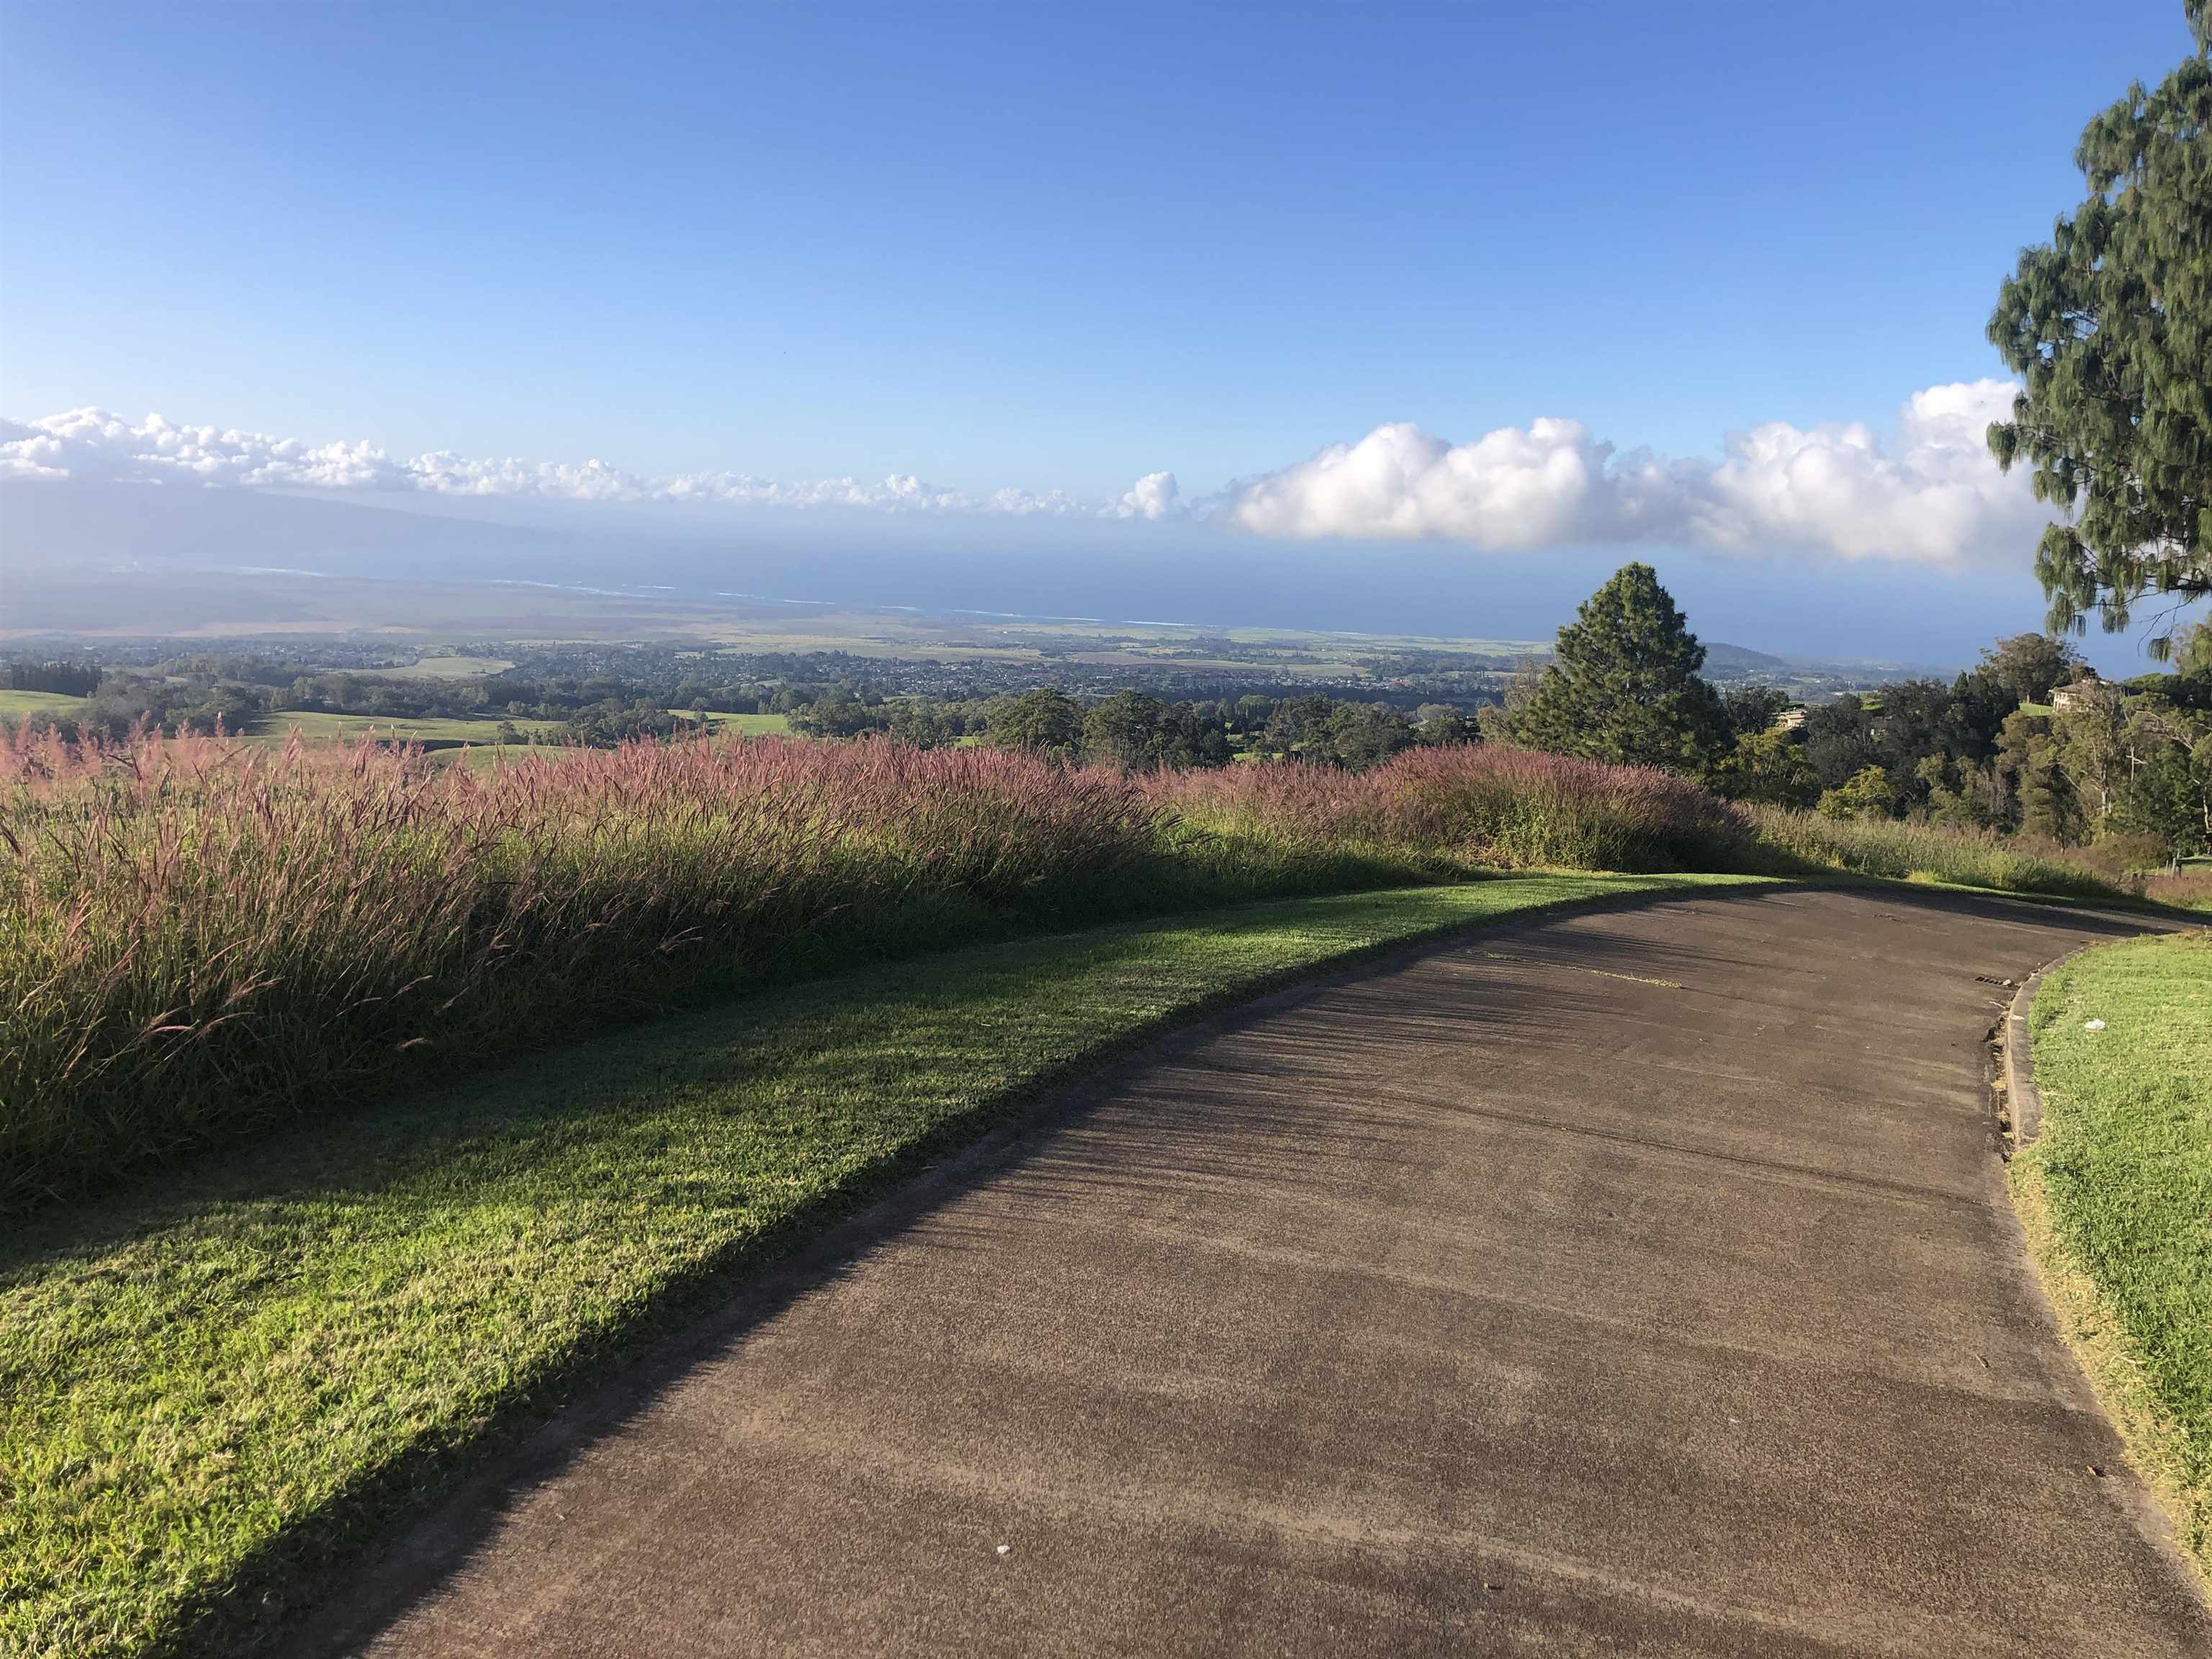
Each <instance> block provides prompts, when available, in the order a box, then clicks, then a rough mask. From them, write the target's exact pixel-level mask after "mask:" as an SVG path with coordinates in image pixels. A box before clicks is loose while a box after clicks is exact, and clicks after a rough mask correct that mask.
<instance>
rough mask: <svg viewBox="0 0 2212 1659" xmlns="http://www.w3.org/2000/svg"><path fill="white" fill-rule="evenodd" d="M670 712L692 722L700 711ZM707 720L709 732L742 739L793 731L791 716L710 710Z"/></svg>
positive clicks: (680, 710) (672, 709)
mask: <svg viewBox="0 0 2212 1659" xmlns="http://www.w3.org/2000/svg"><path fill="white" fill-rule="evenodd" d="M668 712H669V713H670V714H681V715H683V716H684V718H685V719H686V720H690V719H692V718H693V717H694V716H695V715H696V714H697V712H698V711H696V710H695V709H690V708H671V709H670V710H669V711H668ZM705 718H706V720H707V724H708V729H709V730H712V731H715V732H735V733H736V734H738V736H740V737H746V738H762V737H784V736H787V735H789V733H790V731H791V716H790V715H788V714H726V713H724V712H723V711H721V710H720V709H717V708H709V709H708V710H707V711H706V716H705Z"/></svg>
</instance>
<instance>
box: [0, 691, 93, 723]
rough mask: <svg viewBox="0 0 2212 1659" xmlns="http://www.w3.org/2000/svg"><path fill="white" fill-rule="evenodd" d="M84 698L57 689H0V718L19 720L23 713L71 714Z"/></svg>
mask: <svg viewBox="0 0 2212 1659" xmlns="http://www.w3.org/2000/svg"><path fill="white" fill-rule="evenodd" d="M84 704H85V699H83V698H82V697H72V696H67V695H65V694H64V693H63V692H59V691H9V690H4V689H0V720H20V719H21V717H22V716H24V715H25V714H75V713H76V711H77V710H78V709H80V708H83V707H84Z"/></svg>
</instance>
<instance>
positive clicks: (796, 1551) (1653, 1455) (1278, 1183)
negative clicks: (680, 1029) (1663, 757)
mask: <svg viewBox="0 0 2212 1659" xmlns="http://www.w3.org/2000/svg"><path fill="white" fill-rule="evenodd" d="M2131 926H2132V925H2131V924H2130V925H2126V926H2123V925H2121V924H2112V923H2100V922H2099V921H2097V920H2096V919H2095V918H2092V917H2087V916H2082V915H2069V914H2068V913H2064V912H2057V911H2038V910H2034V909H2032V908H2027V907H2008V906H2003V905H1999V904H1995V903H1975V902H1955V903H1947V902H1942V901H1941V900H1938V899H1930V900H1929V901H1927V902H1921V901H1919V900H1917V899H1916V898H1911V897H1906V896H1878V895H1873V894H1866V893H1845V892H1811V891H1784V892H1763V893H1756V894H1747V895H1741V896H1723V897H1710V898H1697V899H1692V900H1686V901H1679V902H1667V903H1662V904H1654V905H1650V906H1649V907H1646V908H1631V909H1625V910H1618V911H1613V912H1607V913H1594V914H1583V915H1568V916H1563V917H1559V918H1556V919H1553V920H1550V921H1540V922H1536V923H1532V924H1529V925H1527V926H1523V927H1516V928H1513V929H1510V930H1506V931H1500V932H1497V933H1490V934H1487V935H1483V936H1479V937H1475V938H1473V939H1470V940H1468V941H1463V942H1462V943H1460V944H1457V945H1454V946H1452V947H1450V948H1449V949H1446V950H1443V951H1437V952H1434V953H1432V954H1429V955H1426V956H1424V957H1419V958H1418V959H1415V960H1413V961H1411V962H1410V963H1401V964H1400V965H1397V966H1395V967H1393V968H1390V969H1388V970H1385V971H1382V972H1375V973H1370V974H1369V975H1366V976H1364V977H1358V978H1354V979H1350V980H1347V981H1339V982H1335V983H1332V984H1328V985H1325V986H1322V987H1317V988H1314V989H1310V990H1307V991H1304V992H1301V993H1297V994H1291V995H1289V996H1287V997H1282V998H1278V999H1275V1000H1273V1001H1272V1002H1270V1003H1268V1004H1266V1005H1262V1006H1260V1007H1259V1008H1257V1009H1255V1010H1252V1011H1249V1012H1246V1013H1244V1014H1242V1015H1239V1016H1237V1017H1235V1018H1231V1019H1227V1020H1224V1021H1220V1022H1217V1023H1216V1024H1213V1025H1212V1026H1210V1027H1208V1028H1206V1029H1204V1030H1200V1031H1197V1032H1194V1033H1192V1034H1189V1035H1188V1036H1184V1037H1182V1038H1179V1039H1176V1040H1175V1041H1174V1042H1170V1043H1168V1044H1166V1045H1164V1046H1163V1047H1162V1048H1158V1049H1156V1050H1154V1051H1153V1052H1152V1054H1149V1055H1147V1056H1146V1057H1145V1058H1144V1059H1142V1060H1139V1061H1138V1062H1136V1063H1133V1064H1132V1065H1129V1066H1124V1067H1122V1068H1121V1070H1120V1071H1118V1072H1117V1073H1114V1074H1113V1075H1112V1076H1111V1077H1109V1079H1106V1080H1105V1081H1104V1082H1103V1083H1102V1084H1101V1085H1098V1086H1097V1087H1096V1088H1095V1089H1093V1090H1092V1091H1090V1092H1089V1095H1088V1097H1087V1098H1085V1099H1083V1100H1080V1101H1078V1102H1076V1103H1073V1105H1072V1106H1071V1107H1070V1108H1069V1109H1068V1110H1067V1111H1066V1112H1065V1113H1064V1114H1062V1115H1060V1116H1059V1117H1057V1118H1056V1119H1055V1120H1054V1121H1052V1122H1051V1123H1049V1124H1048V1126H1046V1127H1043V1128H1041V1129H1039V1130H1036V1132H1034V1133H1031V1134H1030V1136H1029V1138H1028V1139H1025V1140H1021V1141H1018V1142H1015V1143H1013V1144H1011V1145H1007V1146H1000V1147H999V1148H998V1149H996V1150H995V1151H993V1152H989V1153H988V1154H987V1156H985V1157H983V1158H977V1159H970V1160H969V1166H968V1167H967V1168H966V1169H965V1170H963V1171H959V1172H957V1173H955V1174H954V1175H951V1176H945V1177H943V1178H940V1179H939V1180H937V1181H935V1182H932V1183H926V1184H925V1186H924V1188H921V1189H919V1190H918V1191H916V1192H915V1193H913V1194H908V1195H907V1196H906V1197H905V1198H904V1199H903V1200H898V1201H896V1202H895V1203H894V1204H893V1205H891V1206H888V1207H887V1210H886V1212H881V1213H878V1215H877V1216H875V1217H873V1218H870V1219H868V1220H867V1221H866V1222H864V1223H863V1224H860V1225H856V1226H855V1227H853V1228H850V1229H848V1230H847V1231H846V1233H845V1234H844V1235H843V1236H842V1237H839V1238H836V1239H833V1240H831V1241H829V1242H828V1243H825V1245H824V1246H823V1248H822V1249H817V1250H815V1251H813V1252H811V1253H810V1255H808V1256H807V1257H805V1258H804V1259H802V1260H801V1261H799V1263H797V1264H795V1265H794V1266H793V1267H792V1268H791V1269H790V1270H788V1271H787V1272H786V1273H782V1274H781V1275H779V1276H777V1277H776V1278H775V1279H771V1280H770V1281H769V1283H767V1284H765V1285H763V1286H762V1287H761V1288H760V1289H759V1290H758V1291H757V1292H755V1293H754V1294H753V1296H752V1297H751V1298H750V1301H749V1302H748V1304H746V1305H744V1307H741V1308H738V1309H736V1310H732V1312H731V1313H730V1314H729V1315H727V1316H725V1318H724V1319H723V1320H722V1321H721V1322H720V1325H719V1326H718V1327H716V1328H713V1329H710V1330H708V1332H706V1333H705V1334H703V1335H702V1336H701V1337H700V1338H698V1339H696V1340H694V1341H693V1343H692V1344H691V1345H690V1348H689V1351H688V1354H687V1356H686V1357H685V1358H684V1359H683V1360H682V1362H681V1363H676V1362H671V1361H669V1360H666V1359H664V1360H662V1361H661V1362H659V1365H658V1367H657V1368H656V1369H655V1370H653V1371H650V1372H648V1373H647V1374H646V1375H644V1376H641V1377H637V1378H632V1379H630V1380H629V1381H628V1382H627V1383H625V1384H624V1385H623V1388H622V1389H618V1390H617V1391H615V1392H614V1394H613V1395H611V1398H610V1399H609V1400H603V1401H600V1402H599V1406H598V1407H596V1408H595V1409H594V1410H592V1411H586V1412H583V1413H579V1414H575V1415H573V1416H572V1418H571V1419H569V1420H568V1421H567V1422H564V1423H560V1424H556V1425H554V1428H553V1429H552V1430H551V1431H549V1433H548V1434H547V1435H546V1436H545V1437H543V1438H542V1439H541V1441H540V1442H539V1443H538V1445H537V1446H536V1447H535V1448H534V1449H532V1450H530V1451H529V1452H528V1453H526V1455H524V1456H522V1457H521V1458H520V1459H519V1460H518V1461H517V1462H516V1463H515V1465H514V1466H513V1468H511V1469H510V1470H509V1471H508V1472H507V1475H506V1476H505V1477H504V1478H503V1479H502V1480H501V1481H500V1482H499V1483H498V1484H497V1485H496V1486H485V1487H484V1488H483V1489H481V1490H479V1491H478V1492H477V1493H476V1494H475V1495H473V1496H472V1497H471V1498H467V1499H466V1500H465V1501H462V1502H459V1503H457V1504H453V1505H452V1506H451V1507H449V1509H448V1510H447V1511H446V1512H445V1513H444V1514H442V1515H441V1516H437V1517H435V1518H434V1520H433V1521H432V1522H429V1523H428V1524H426V1525H424V1526H422V1527H421V1528H418V1529H416V1531H415V1532H414V1533H413V1534H411V1535H410V1537H409V1539H408V1540H407V1541H405V1542H404V1544H403V1545H402V1546H400V1547H398V1550H397V1552H396V1553H394V1554H393V1555H392V1556H391V1557H390V1558H389V1559H386V1560H385V1561H384V1562H383V1563H382V1564H381V1565H379V1566H377V1567H375V1568H374V1569H373V1570H372V1571H370V1572H369V1573H368V1574H367V1575H366V1577H364V1579H363V1580H362V1582H361V1583H359V1584H358V1585H356V1587H355V1588H354V1590H353V1591H352V1593H351V1601H349V1604H348V1605H347V1606H345V1607H341V1608H339V1609H337V1610H336V1611H335V1612H334V1613H332V1615H331V1622H330V1623H329V1624H328V1625H327V1626H326V1627H325V1632H324V1634H325V1635H329V1636H331V1637H332V1638H333V1639H334V1640H337V1641H339V1642H340V1643H341V1644H352V1645H357V1646H365V1647H367V1648H368V1649H370V1650H373V1651H374V1652H375V1653H378V1654H389V1655H407V1656H422V1655H469V1656H476V1655H483V1654H500V1655H503V1656H507V1655H536V1654H544V1655H556V1654H557V1655H562V1656H572V1659H581V1656H594V1655H616V1654H622V1655H653V1656H682V1655H709V1654H711V1655H735V1654H767V1653H803V1654H820V1655H839V1656H842V1655H852V1654H887V1653H888V1654H921V1653H932V1654H963V1655H966V1654H1006V1655H1015V1654H1022V1655H1031V1654H1060V1653H1069V1654H1076V1653H1080V1654H1107V1653H1115V1654H1148V1655H1149V1654H1220V1653H1245V1654H1261V1653H1264V1654H1271V1655H1273V1654H1312V1655H1340V1654H1399V1653H1482V1654H1491V1653H1496V1654H1519V1653H1529V1654H1590V1655H1599V1654H1606V1655H1611V1654H1746V1655H1759V1656H1773V1655H1800V1654H1802V1655H1814V1654H1820V1655H1840V1654H1875V1653H1881V1654H1907V1653H1909V1654H1926V1655H1936V1656H1946V1659H1956V1656H1967V1655H1978V1654H2008V1655H2009V1654H2037V1655H2055V1654H2068V1655H2077V1656H2093V1655H2111V1656H2126V1659H2148V1656H2153V1655H2161V1654H2174V1655H2180V1654H2192V1655H2197V1656H2203V1655H2205V1654H2208V1653H2212V1621H2208V1617H2207V1614H2206V1613H2205V1612H2204V1610H2203V1607H2202V1606H2201V1604H2200V1603H2198V1602H2197V1600H2196V1599H2195V1597H2194V1595H2193V1593H2192V1592H2191V1589H2190V1588H2189V1586H2188V1583H2187V1582H2186V1580H2185V1577H2184V1576H2183V1574H2182V1572H2181V1570H2180V1569H2179V1565H2178V1564H2177V1562H2176V1560H2175V1559H2174V1558H2173V1557H2172V1555H2171V1553H2167V1552H2166V1551H2165V1550H2164V1549H2163V1547H2161V1546H2160V1543H2159V1542H2158V1541H2157V1531H2156V1527H2155V1524H2154V1517H2153V1516H2151V1514H2150V1512H2149V1510H2148V1508H2147V1506H2146V1504H2145V1501H2144V1499H2143V1497H2142V1492H2140V1490H2139V1488H2138V1487H2137V1486H2136V1483H2135V1482H2134V1480H2132V1478H2131V1477H2130V1475H2129V1474H2127V1472H2126V1470H2125V1468H2124V1465H2123V1463H2122V1462H2121V1461H2120V1452H2119V1449H2118V1444H2117V1443H2116V1441H2115V1439H2114V1437H2113V1435H2112V1431H2110V1429H2109V1428H2108V1427H2107V1426H2106V1424H2105V1422H2104V1421H2103V1420H2102V1419H2101V1418H2100V1416H2099V1415H2098V1414H2097V1413H2096V1411H2095V1408H2094V1407H2093V1402H2092V1401H2091V1400H2090V1398H2089V1396H2088V1395H2087V1389H2086V1385H2085V1384H2084V1383H2082V1381H2081V1377H2080V1376H2079V1374H2078V1372H2077V1371H2076V1370H2075V1367H2074V1365H2073V1364H2072V1362H2071V1361H2070V1359H2069V1357H2068V1355H2067V1354H2066V1352H2065V1351H2064V1350H2063V1347H2062V1346H2060V1344H2059V1342H2058V1340H2057V1337H2056V1335H2055V1334H2054V1333H2053V1331H2052V1328H2051V1323H2050V1319H2049V1316H2048V1314H2047V1312H2046V1311H2045V1308H2044V1306H2043V1304H2042V1303H2041V1300H2040V1298H2039V1294H2038V1292H2037V1291H2036V1290H2035V1287H2034V1282H2033V1275H2032V1273H2030V1271H2029V1269H2028V1268H2027V1265H2026V1262H2025V1259H2024V1257H2023V1256H2022V1255H2021V1247H2020V1243H2019V1241H2018V1237H2017V1234H2016V1231H2015V1225H2014V1223H2013V1221H2012V1219H2011V1215H2010V1212H2009V1210H2008V1206H2007V1204H2006V1201H2005V1199H2004V1195H2003V1190H2002V1175H2001V1165H2000V1164H1999V1162H1998V1159H1997V1158H1996V1155H1995V1150H1994V1148H1995V1141H1994V1135H1993V1131H1992V1126H1991V1122H1990V1112H1989V1100H1988V1096H1987V1092H1986V1089H1985V1085H1984V1063H1985V1058H1984V1048H1983V1042H1982V1039H1983V1036H1984V1033H1985V1032H1986V1031H1987V1030H1988V1029H1989V1027H1990V1024H1991V1023H1992V1022H1993V1020H1994V1019H1995V1018H1996V1015H1997V1013H1998V1012H1999V1009H2000V1007H2001V1006H2002V1002H2003V1000H2004V999H2005V997H2006V995H2007V993H2006V992H2005V991H2004V989H2003V988H2002V986H2001V985H1999V984H1996V983H1992V982H1990V981H2000V980H2002V979H2005V978H2015V977H2019V976H2021V975H2025V974H2026V973H2027V971H2029V970H2030V969H2033V968H2035V967H2036V966H2038V965H2039V964H2040V963H2044V962H2045V961H2047V960H2049V959H2050V958H2051V957H2055V956H2057V955H2059V954H2060V953H2061V952H2063V951H2066V950H2069V949H2070V948H2072V946H2074V945H2076V944H2077V943H2081V942H2083V941H2085V940H2087V939H2091V938H2093V937H2095V936H2097V935H2098V934H2099V933H2111V932H2118V931H2130V930H2131Z"/></svg>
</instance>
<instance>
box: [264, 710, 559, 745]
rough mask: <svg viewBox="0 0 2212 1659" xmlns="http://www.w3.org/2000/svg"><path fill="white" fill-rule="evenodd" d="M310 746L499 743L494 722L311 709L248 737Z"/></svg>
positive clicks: (542, 726) (548, 725)
mask: <svg viewBox="0 0 2212 1659" xmlns="http://www.w3.org/2000/svg"><path fill="white" fill-rule="evenodd" d="M513 724H514V729H515V730H516V731H518V732H521V733H522V734H523V735H524V736H525V737H528V736H529V735H530V734H531V733H532V732H537V733H538V735H540V736H541V737H544V736H550V735H551V734H553V733H555V732H559V731H560V729H561V725H560V722H559V721H557V720H516V721H515V722H514V723H513ZM295 731H296V732H299V734H300V736H301V738H302V739H303V740H305V741H307V742H309V743H359V742H360V741H361V740H362V738H366V737H370V736H374V737H377V738H385V739H388V740H390V741H392V742H405V743H425V744H431V743H435V744H457V743H466V744H477V745H478V746H479V747H490V746H492V745H495V744H497V743H498V742H499V722H498V721H497V720H396V719H394V718H392V716H390V715H386V714H319V713H316V712H314V711H313V710H309V709H286V710H284V711H283V712H281V713H279V714H271V715H270V716H268V717H267V718H266V719H264V720H258V721H257V722H255V724H254V727H253V730H252V732H250V733H248V734H247V735H249V736H251V737H252V738H257V739H258V740H260V741H262V742H264V743H271V744H280V743H283V741H284V740H285V738H288V737H289V736H290V735H291V734H292V733H293V732H295Z"/></svg>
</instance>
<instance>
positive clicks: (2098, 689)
mask: <svg viewBox="0 0 2212 1659" xmlns="http://www.w3.org/2000/svg"><path fill="white" fill-rule="evenodd" d="M2119 695H2120V688H2119V687H2118V686H2117V685H2114V684H2112V682H2111V681H2109V680H2106V679H2100V678H2098V675H2097V671H2096V670H2095V669H2093V668H2085V669H2083V670H2082V671H2081V678H2078V679H2076V680H2075V682H2074V683H2073V684H2071V685H2061V686H2055V687H2053V688H2052V690H2051V712H2052V713H2053V714H2069V713H2071V712H2073V711H2074V710H2075V709H2081V708H2093V707H2095V706H2097V705H2098V704H2100V703H2106V702H2112V701H2114V700H2115V699H2117V698H2118V696H2119Z"/></svg>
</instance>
